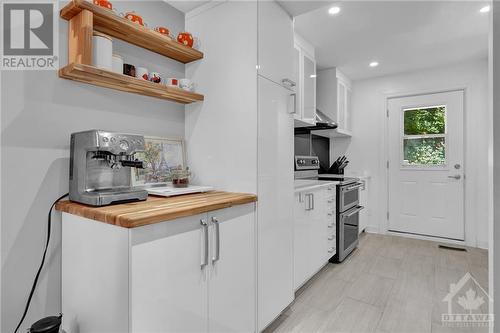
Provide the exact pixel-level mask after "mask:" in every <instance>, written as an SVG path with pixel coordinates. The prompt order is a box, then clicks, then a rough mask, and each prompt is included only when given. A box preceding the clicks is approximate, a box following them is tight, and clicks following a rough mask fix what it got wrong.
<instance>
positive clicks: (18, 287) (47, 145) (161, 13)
mask: <svg viewBox="0 0 500 333" xmlns="http://www.w3.org/2000/svg"><path fill="white" fill-rule="evenodd" d="M113 3H114V4H115V7H117V9H118V11H124V10H128V9H134V10H136V11H137V12H138V13H141V14H143V15H144V18H145V20H146V22H148V23H149V25H150V26H152V25H156V24H158V25H160V24H162V25H167V26H168V27H171V28H172V29H173V30H174V31H180V30H182V29H184V14H183V13H181V12H179V11H177V10H176V9H174V8H173V7H170V6H168V5H167V4H165V3H163V2H161V1H140V2H120V3H118V2H116V1H115V2H113ZM59 43H60V44H59V45H60V46H59V49H60V58H61V65H65V64H66V62H67V55H66V54H67V23H66V21H63V20H61V21H60V34H59ZM115 50H116V52H117V53H120V54H122V55H123V56H124V58H125V60H126V61H128V62H131V63H133V64H137V65H142V66H146V67H148V68H149V69H150V70H157V71H158V72H160V73H164V74H166V75H175V76H179V77H182V76H183V75H184V67H185V66H184V65H183V64H180V63H177V62H175V61H172V60H168V59H166V58H164V57H162V56H160V55H157V54H154V53H151V52H149V51H145V50H142V49H139V48H136V47H135V46H131V45H127V44H124V43H117V44H116V49H115ZM1 80H2V82H1V86H2V100H1V128H2V142H1V149H2V151H1V153H2V165H1V206H2V211H1V237H2V238H1V246H2V247H1V254H2V255H1V260H2V262H1V263H2V276H1V282H2V285H1V293H2V301H1V302H2V303H1V305H2V306H1V308H2V313H1V315H2V326H1V329H0V330H1V331H2V332H12V331H13V330H14V327H15V325H16V324H17V322H18V320H19V319H20V317H21V314H22V311H23V309H24V304H25V302H26V299H27V296H28V293H29V290H30V288H31V284H32V281H33V278H34V276H35V273H36V270H37V268H38V265H39V263H40V260H41V256H42V250H43V247H44V243H45V236H46V220H47V211H48V209H49V206H50V204H51V203H52V202H53V201H54V200H55V199H56V198H57V197H59V196H60V195H62V194H64V193H65V192H67V191H68V165H69V159H68V157H69V137H70V133H72V132H75V131H80V130H85V129H92V128H99V129H105V130H111V131H119V132H132V133H141V134H146V135H155V136H163V137H181V138H182V137H184V107H183V106H182V105H179V104H175V103H170V102H167V101H164V100H159V99H154V98H150V97H145V96H140V95H134V94H129V93H124V92H119V91H114V90H108V89H105V88H99V87H95V86H91V85H85V84H83V83H77V82H73V81H69V80H63V79H60V78H58V76H57V73H56V72H54V71H38V72H37V71H26V72H3V73H2V78H1ZM53 216H54V219H53V227H54V228H53V234H52V239H51V246H50V250H49V253H48V257H47V261H46V266H45V268H44V270H43V272H42V274H41V277H40V280H39V284H38V287H37V291H36V293H35V296H34V298H33V300H32V304H31V309H30V312H29V314H28V316H27V318H26V320H25V322H24V324H23V326H22V327H21V330H20V331H25V328H27V327H29V325H30V324H32V323H33V322H34V321H35V320H37V319H40V318H41V317H43V316H46V315H55V314H57V313H59V312H60V311H61V304H60V298H61V293H60V287H61V286H60V282H61V281H60V269H61V267H60V265H61V262H60V261H61V239H60V237H61V225H60V223H61V221H60V214H59V213H55V214H54V215H53ZM88 241H89V242H92V240H91V239H89V240H88ZM103 315H106V314H105V313H104V314H103Z"/></svg>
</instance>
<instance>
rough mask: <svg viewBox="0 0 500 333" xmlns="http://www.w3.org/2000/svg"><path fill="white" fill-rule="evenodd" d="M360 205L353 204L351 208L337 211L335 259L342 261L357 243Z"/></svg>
mask: <svg viewBox="0 0 500 333" xmlns="http://www.w3.org/2000/svg"><path fill="white" fill-rule="evenodd" d="M362 209H363V207H362V206H358V205H356V206H354V207H352V208H351V209H349V210H347V211H345V212H342V213H339V215H338V222H337V228H338V231H337V232H338V233H337V235H338V236H337V258H336V259H337V260H336V261H338V262H341V261H343V260H344V259H345V258H346V257H347V256H348V255H349V254H350V253H351V252H352V251H353V250H354V249H355V248H356V247H357V246H358V243H359V239H358V236H359V212H360V211H361V210H362Z"/></svg>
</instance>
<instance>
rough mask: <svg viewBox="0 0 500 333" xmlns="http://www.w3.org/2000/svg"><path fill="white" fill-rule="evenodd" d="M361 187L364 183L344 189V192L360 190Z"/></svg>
mask: <svg viewBox="0 0 500 333" xmlns="http://www.w3.org/2000/svg"><path fill="white" fill-rule="evenodd" d="M361 186H363V183H356V184H354V185H352V186H349V187H347V186H346V187H342V192H347V191H352V190H355V189H357V188H360V187H361Z"/></svg>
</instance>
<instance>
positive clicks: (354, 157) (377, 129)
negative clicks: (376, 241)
mask: <svg viewBox="0 0 500 333" xmlns="http://www.w3.org/2000/svg"><path fill="white" fill-rule="evenodd" d="M487 65H488V64H487V60H486V59H483V60H477V61H471V62H468V63H464V64H460V65H454V66H450V67H445V68H437V69H430V70H423V71H418V72H411V73H404V74H399V75H394V76H387V77H380V78H374V79H368V80H361V81H355V82H353V94H352V109H353V110H352V127H353V128H352V132H353V134H352V138H351V139H334V140H333V146H334V147H333V152H334V153H332V154H335V155H339V154H341V153H343V152H346V153H347V156H348V158H349V160H350V164H349V171H355V172H364V171H366V172H368V173H369V174H370V175H371V176H372V180H371V190H370V207H371V219H370V221H369V230H372V231H375V232H385V228H386V218H385V216H386V210H387V209H386V207H387V206H386V202H387V199H386V198H387V192H386V191H387V187H386V186H387V185H386V179H385V174H386V167H385V161H386V157H385V138H384V137H385V127H384V126H385V122H386V117H385V109H386V96H387V95H394V94H399V93H403V94H406V93H420V92H432V91H439V90H445V89H454V88H466V93H465V94H466V98H465V99H466V105H465V133H466V143H465V145H466V147H465V151H466V152H465V159H466V160H465V172H466V179H465V196H466V198H465V203H466V208H465V209H466V214H465V218H466V242H467V243H468V244H470V245H472V246H476V244H477V246H480V247H487V245H488V184H489V182H488V143H489V137H488V135H489V134H488V129H489V120H488V119H489V118H488V102H487V96H488V75H487V70H488V66H487Z"/></svg>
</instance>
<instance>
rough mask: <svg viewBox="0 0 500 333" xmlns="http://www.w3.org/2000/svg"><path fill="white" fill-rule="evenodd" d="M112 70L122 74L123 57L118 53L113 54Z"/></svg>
mask: <svg viewBox="0 0 500 333" xmlns="http://www.w3.org/2000/svg"><path fill="white" fill-rule="evenodd" d="M113 72H115V73H118V74H123V58H122V56H121V55H119V54H113Z"/></svg>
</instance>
